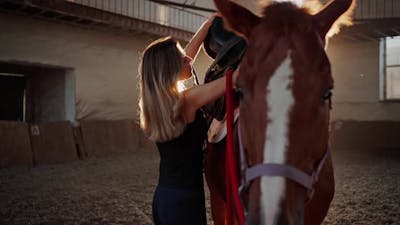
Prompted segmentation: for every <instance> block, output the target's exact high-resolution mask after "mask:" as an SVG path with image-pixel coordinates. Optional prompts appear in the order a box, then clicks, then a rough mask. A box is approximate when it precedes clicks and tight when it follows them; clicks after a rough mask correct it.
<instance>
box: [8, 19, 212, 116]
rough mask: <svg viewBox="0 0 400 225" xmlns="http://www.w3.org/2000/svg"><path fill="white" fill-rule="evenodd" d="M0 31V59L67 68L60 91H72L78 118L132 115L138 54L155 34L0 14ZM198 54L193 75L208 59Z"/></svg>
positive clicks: (67, 112)
mask: <svg viewBox="0 0 400 225" xmlns="http://www.w3.org/2000/svg"><path fill="white" fill-rule="evenodd" d="M0 30H1V35H0V61H3V62H13V63H15V62H23V63H24V64H33V65H38V66H43V67H53V66H57V67H61V68H68V69H69V70H68V74H69V75H73V76H72V78H71V76H67V78H68V80H67V82H66V84H65V85H67V86H68V87H70V88H69V89H67V93H65V94H64V95H65V96H66V97H67V96H74V95H75V98H76V99H75V100H76V118H77V119H78V120H81V119H89V120H90V119H100V120H103V119H106V120H119V119H135V118H136V116H137V90H136V87H137V81H136V77H137V71H138V64H139V59H140V54H141V52H142V51H143V50H144V48H145V46H146V45H147V44H149V43H150V42H151V41H152V40H155V39H156V38H158V37H155V36H149V35H145V34H135V35H127V34H126V33H122V32H121V33H115V32H114V33H113V32H111V31H109V32H107V31H97V30H96V31H95V30H89V29H83V28H80V27H75V26H72V25H66V24H61V23H55V22H49V21H44V20H38V19H31V18H29V17H22V16H15V15H7V14H0ZM182 45H184V43H182ZM200 58H201V59H202V62H197V63H196V64H195V68H196V69H197V72H198V74H199V75H201V74H203V73H204V71H205V70H206V68H208V65H209V64H210V63H211V61H210V60H209V59H208V58H207V57H206V56H204V55H203V56H200ZM74 83H75V84H74ZM73 88H75V90H74V92H72V91H71V89H73ZM60 98H62V96H60ZM64 114H65V115H64V117H65V119H71V115H73V112H71V109H66V113H64Z"/></svg>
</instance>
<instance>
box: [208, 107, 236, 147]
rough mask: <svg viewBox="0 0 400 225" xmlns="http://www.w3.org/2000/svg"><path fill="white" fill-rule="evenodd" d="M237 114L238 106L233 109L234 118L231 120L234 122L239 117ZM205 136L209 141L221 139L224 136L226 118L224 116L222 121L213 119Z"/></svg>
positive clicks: (216, 141) (214, 141) (213, 141)
mask: <svg viewBox="0 0 400 225" xmlns="http://www.w3.org/2000/svg"><path fill="white" fill-rule="evenodd" d="M239 115H240V113H239V108H237V109H235V118H234V121H233V122H234V123H235V122H236V121H237V119H238V118H239ZM207 136H208V138H207V139H208V142H209V143H218V142H220V141H222V139H224V138H225V137H226V118H224V119H223V120H222V121H219V120H217V119H213V120H212V122H211V125H210V128H209V129H208V133H207Z"/></svg>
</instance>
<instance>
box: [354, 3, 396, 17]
mask: <svg viewBox="0 0 400 225" xmlns="http://www.w3.org/2000/svg"><path fill="white" fill-rule="evenodd" d="M354 17H355V19H356V20H370V19H390V18H400V0H357V7H356V9H355V14H354Z"/></svg>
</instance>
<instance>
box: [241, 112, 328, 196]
mask: <svg viewBox="0 0 400 225" xmlns="http://www.w3.org/2000/svg"><path fill="white" fill-rule="evenodd" d="M238 132H239V134H238V138H239V153H240V171H241V185H240V187H239V194H240V193H241V192H243V191H244V190H245V189H247V188H248V187H249V185H250V182H251V181H252V180H254V179H256V178H258V177H263V176H269V177H286V178H288V179H290V180H292V181H294V182H296V183H298V184H300V185H301V186H303V187H305V188H306V189H307V190H308V201H310V200H311V198H312V197H313V194H314V190H315V184H316V183H317V181H318V178H319V174H320V173H321V170H322V168H323V166H324V164H325V161H326V160H327V159H328V158H329V156H330V154H331V151H330V148H327V150H326V152H325V154H324V156H323V157H322V159H321V160H319V164H318V167H317V168H316V169H314V171H313V172H312V174H311V175H309V174H307V173H305V172H303V171H301V170H299V169H297V168H295V167H293V166H290V165H284V164H277V163H260V164H256V165H254V166H251V167H249V166H248V164H247V160H246V156H245V153H244V148H243V142H242V135H241V129H240V119H239V120H238Z"/></svg>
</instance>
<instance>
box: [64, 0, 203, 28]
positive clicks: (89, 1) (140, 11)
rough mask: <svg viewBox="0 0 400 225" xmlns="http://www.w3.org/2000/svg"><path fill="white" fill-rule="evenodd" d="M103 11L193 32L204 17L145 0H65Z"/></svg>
mask: <svg viewBox="0 0 400 225" xmlns="http://www.w3.org/2000/svg"><path fill="white" fill-rule="evenodd" d="M65 1H67V2H71V3H76V4H81V5H85V6H89V7H93V8H96V9H100V10H103V11H107V12H111V13H115V14H119V15H124V16H128V17H132V18H136V19H140V20H144V21H149V22H153V23H157V24H161V25H165V26H169V27H174V28H178V29H182V30H185V31H191V32H195V31H196V30H197V29H198V28H199V26H200V25H201V24H202V23H203V21H204V20H205V19H206V17H205V16H204V15H201V14H197V13H194V12H189V11H185V10H183V9H181V8H178V7H171V6H166V5H161V4H157V3H154V2H151V1H147V0H65Z"/></svg>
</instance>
